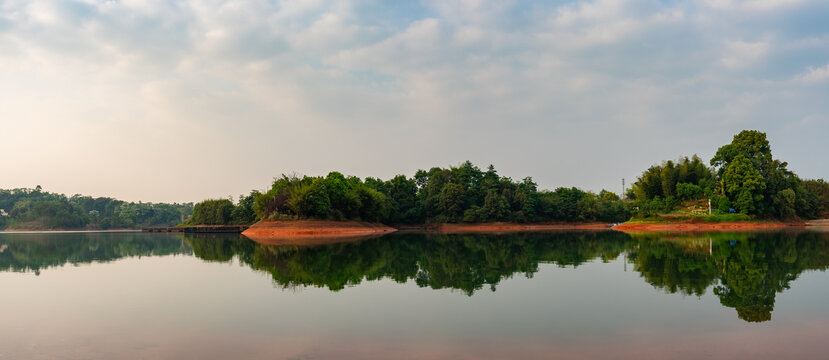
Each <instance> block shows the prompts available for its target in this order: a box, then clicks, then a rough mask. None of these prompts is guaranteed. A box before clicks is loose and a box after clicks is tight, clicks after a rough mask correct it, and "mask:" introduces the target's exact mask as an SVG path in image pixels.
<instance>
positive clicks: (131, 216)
mask: <svg viewBox="0 0 829 360" xmlns="http://www.w3.org/2000/svg"><path fill="white" fill-rule="evenodd" d="M0 209H3V212H4V213H5V214H6V215H5V216H3V215H2V214H0V229H4V228H18V229H83V228H86V229H117V228H141V227H148V226H173V225H176V224H179V223H181V221H182V219H185V218H186V217H187V216H189V215H190V213H192V211H193V205H192V204H163V203H143V202H139V203H134V202H125V201H121V200H116V199H112V198H106V197H99V198H93V197H90V196H81V195H73V196H72V197H67V196H66V195H63V194H55V193H50V192H47V191H43V190H42V189H41V187H40V186H37V187H36V188H34V189H11V190H4V189H0Z"/></svg>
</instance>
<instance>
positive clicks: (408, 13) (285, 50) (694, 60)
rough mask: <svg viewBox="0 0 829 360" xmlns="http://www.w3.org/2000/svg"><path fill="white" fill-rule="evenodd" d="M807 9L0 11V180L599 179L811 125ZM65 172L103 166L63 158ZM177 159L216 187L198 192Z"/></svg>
mask: <svg viewBox="0 0 829 360" xmlns="http://www.w3.org/2000/svg"><path fill="white" fill-rule="evenodd" d="M820 9H822V8H821V7H820V4H819V2H815V1H806V0H804V1H798V2H784V1H759V2H757V1H754V2H748V1H725V2H716V1H698V2H663V1H629V0H623V1H618V0H617V1H611V0H591V1H568V2H564V3H558V2H556V3H553V2H548V1H521V2H517V1H484V0H465V1H451V0H446V1H426V2H423V3H401V2H364V1H349V0H311V1H294V0H292V1H288V0H284V1H265V0H251V1H225V0H209V1H195V0H181V1H175V2H172V1H162V0H157V1H137V0H129V1H126V0H125V1H103V0H100V1H99V0H84V1H71V0H32V1H22V0H13V1H6V2H2V3H0V78H2V79H3V82H2V83H0V121H2V122H3V126H4V131H3V132H2V133H0V141H2V143H3V144H4V146H6V147H9V148H14V149H16V150H15V152H16V153H22V154H27V155H26V156H25V157H23V160H9V162H10V164H4V166H5V167H4V168H5V169H8V171H7V172H6V173H5V174H10V175H8V176H4V178H3V179H0V181H3V182H2V183H0V187H13V186H29V185H31V184H36V183H43V181H41V179H54V181H55V184H54V186H55V187H57V188H56V189H55V190H58V191H66V192H70V193H74V192H86V193H93V194H100V195H113V196H120V197H124V198H127V199H135V200H139V199H143V200H179V201H182V200H200V199H201V198H205V197H210V196H223V195H225V194H228V193H232V194H235V193H240V192H244V191H247V189H249V188H253V187H256V188H260V187H263V186H266V185H267V182H268V181H269V180H270V178H271V177H272V176H274V175H278V174H279V173H281V172H292V171H298V172H303V173H324V172H327V171H328V170H330V169H335V168H336V169H340V170H342V171H344V172H346V173H353V174H356V175H361V176H369V175H371V176H383V177H388V176H391V175H394V174H397V173H407V174H411V173H412V172H413V171H414V170H415V169H416V168H418V167H430V166H434V165H450V164H455V163H458V162H460V161H463V160H466V159H471V160H473V161H477V162H480V163H485V164H488V163H494V164H495V165H496V166H498V167H499V168H500V169H502V173H504V174H505V175H508V176H516V177H519V176H520V177H523V176H525V175H532V176H534V177H535V178H536V180H537V181H539V183H540V184H541V185H542V186H543V187H548V188H549V187H555V186H562V185H567V186H570V185H576V186H583V187H586V188H588V189H592V190H599V189H601V188H602V187H610V186H615V183H616V179H617V178H618V177H621V176H625V177H628V178H632V177H634V176H635V175H636V173H637V172H638V171H639V170H641V169H640V167H641V164H639V162H646V163H653V162H658V161H660V160H662V159H664V158H673V157H676V156H677V155H680V154H686V153H693V152H698V151H705V149H714V148H716V146H719V145H721V143H722V142H724V141H727V140H728V139H729V138H730V135H731V134H730V133H731V132H736V131H739V130H741V129H742V128H743V127H751V128H760V129H764V130H767V131H771V132H773V131H775V129H776V127H777V126H779V125H777V124H779V123H780V122H781V121H783V120H781V119H787V118H792V119H802V118H804V117H806V116H811V117H813V118H821V119H823V118H826V117H827V114H829V108H827V105H824V104H823V103H824V102H822V101H820V99H817V98H816V97H817V96H818V95H820V94H813V93H810V92H808V91H807V90H808V89H804V87H803V86H800V85H799V84H802V83H816V82H821V81H826V78H827V73H829V65H825V64H826V53H825V46H821V44H824V43H825V42H826V39H827V38H829V33H827V32H826V31H825V30H824V29H822V28H820V27H814V26H800V25H798V23H797V22H792V21H790V20H791V18H790V17H792V16H794V15H792V14H795V15H796V14H799V13H798V12H803V13H808V12H811V13H819V12H820V11H819V10H820ZM768 10H791V11H789V12H783V11H780V12H778V11H768ZM746 14H748V15H746ZM787 21H789V22H787ZM782 24H794V25H786V26H789V27H794V30H793V29H792V28H788V27H786V26H784V25H782ZM804 68H808V69H809V70H808V71H806V72H804V71H803V69H804ZM793 78H795V79H797V81H791V79H793ZM772 100H773V101H772ZM815 123H817V122H812V123H808V124H805V125H804V127H807V128H808V127H809V126H817V125H815ZM44 129H47V130H46V131H45V134H44ZM812 130H816V129H812ZM712 133H717V134H719V133H723V134H725V135H723V139H719V138H716V137H715V136H712V135H711V134H712ZM677 134H682V136H678V135H677ZM73 139H76V140H73ZM58 146H59V147H58ZM607 148H623V149H625V151H624V152H617V151H607V150H606V149H607ZM700 149H702V150H700ZM819 150H821V149H817V150H816V149H812V153H815V152H819ZM796 151H797V150H795V151H793V152H792V153H796ZM539 154H543V157H544V159H545V160H544V161H538V160H537V159H538V158H539V156H540V155H539ZM701 155H704V154H701ZM68 159H73V160H75V161H67V160H68ZM643 159H644V160H643ZM82 162H84V163H88V162H92V163H96V164H97V163H102V164H109V165H108V170H109V172H110V173H106V174H101V175H100V179H98V178H96V179H92V178H90V177H88V176H86V174H85V173H84V172H83V171H80V170H78V169H77V166H75V165H71V166H70V164H77V163H82ZM182 163H184V164H187V166H181V164H182ZM584 164H591V165H592V166H584ZM645 165H647V164H645ZM136 168H152V169H156V171H154V172H146V173H145V172H136V171H135V170H134V169H136ZM240 168H243V169H245V170H244V171H239V169H240ZM193 169H208V170H200V171H205V173H203V174H201V175H200V176H203V177H204V178H210V179H211V180H210V181H203V182H197V183H195V184H194V181H192V179H193V176H194V175H193V173H191V172H190V171H192V170H193ZM823 169H824V168H821V169H819V170H821V171H822V170H823ZM817 171H818V170H815V171H814V172H817ZM826 171H829V168H827V169H826ZM157 173H165V174H168V175H169V177H168V178H159V177H158V175H157ZM620 174H621V176H619V175H620ZM133 178H134V179H133ZM610 178H612V179H613V180H607V179H610ZM139 183H140V184H142V185H140V186H139V185H135V184H139ZM103 184H106V186H105V185H103ZM44 185H47V184H44ZM103 188H106V189H112V191H114V192H113V193H101V192H100V190H96V189H103ZM133 189H140V190H133Z"/></svg>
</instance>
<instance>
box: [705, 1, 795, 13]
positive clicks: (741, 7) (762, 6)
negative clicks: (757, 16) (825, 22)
mask: <svg viewBox="0 0 829 360" xmlns="http://www.w3.org/2000/svg"><path fill="white" fill-rule="evenodd" d="M805 2H807V1H806V0H703V1H702V3H703V4H705V5H706V6H709V7H711V8H713V9H718V10H738V11H745V10H761V11H769V10H775V9H779V8H783V7H792V6H796V5H799V4H803V3H805Z"/></svg>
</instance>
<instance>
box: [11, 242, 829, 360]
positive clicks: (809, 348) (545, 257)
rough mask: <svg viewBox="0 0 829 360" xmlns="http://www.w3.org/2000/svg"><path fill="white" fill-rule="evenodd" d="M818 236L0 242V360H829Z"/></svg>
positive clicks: (827, 300)
mask: <svg viewBox="0 0 829 360" xmlns="http://www.w3.org/2000/svg"><path fill="white" fill-rule="evenodd" d="M827 267H829V233H826V232H811V231H786V232H761V233H718V234H692V235H688V234H685V235H683V234H645V235H627V234H624V233H621V232H615V231H600V232H560V233H528V234H511V235H423V234H391V235H387V236H383V237H379V238H373V239H366V240H363V241H359V242H350V243H339V244H330V245H322V246H314V247H298V246H282V247H276V246H265V245H260V244H258V243H256V242H253V241H251V240H249V239H247V238H244V237H243V236H241V235H235V234H233V235H227V234H222V235H200V236H195V235H182V234H151V233H118V232H110V233H0V289H2V299H0V319H2V326H0V359H114V358H118V359H229V358H232V359H582V358H607V359H640V358H659V359H699V358H712V359H735V358H736V359H780V358H786V359H818V358H829V343H827V339H829V275H828V274H827V273H826V269H827Z"/></svg>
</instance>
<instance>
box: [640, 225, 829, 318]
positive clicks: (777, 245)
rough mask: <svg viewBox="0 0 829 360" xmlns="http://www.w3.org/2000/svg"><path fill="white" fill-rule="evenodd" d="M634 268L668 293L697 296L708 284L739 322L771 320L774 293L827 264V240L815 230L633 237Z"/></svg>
mask: <svg viewBox="0 0 829 360" xmlns="http://www.w3.org/2000/svg"><path fill="white" fill-rule="evenodd" d="M635 240H636V243H637V245H638V246H636V247H635V248H634V249H631V250H629V251H630V258H631V260H632V261H633V262H634V263H635V270H636V271H639V272H640V273H641V275H642V277H643V278H644V279H645V281H647V282H648V283H650V284H651V285H653V286H655V287H657V288H660V289H664V290H665V291H666V292H669V293H677V292H679V293H682V294H693V295H702V294H703V293H705V290H706V289H707V288H708V287H709V286H713V292H714V294H715V295H716V296H717V297H719V299H720V303H721V304H722V305H724V306H727V307H731V308H734V309H736V310H737V316H738V317H739V318H740V319H743V320H745V321H749V322H762V321H767V320H770V319H771V312H772V310H773V308H774V300H775V296H776V294H777V293H780V292H783V291H784V290H786V289H789V284H790V282H791V281H793V280H795V279H797V277H798V276H799V275H800V274H801V273H803V272H804V271H807V270H821V271H823V270H826V268H827V266H829V238H828V237H827V235H826V234H822V233H816V232H780V233H736V234H735V233H724V234H723V233H720V234H709V235H703V236H699V235H697V236H685V237H665V236H657V235H650V236H638V237H635Z"/></svg>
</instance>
